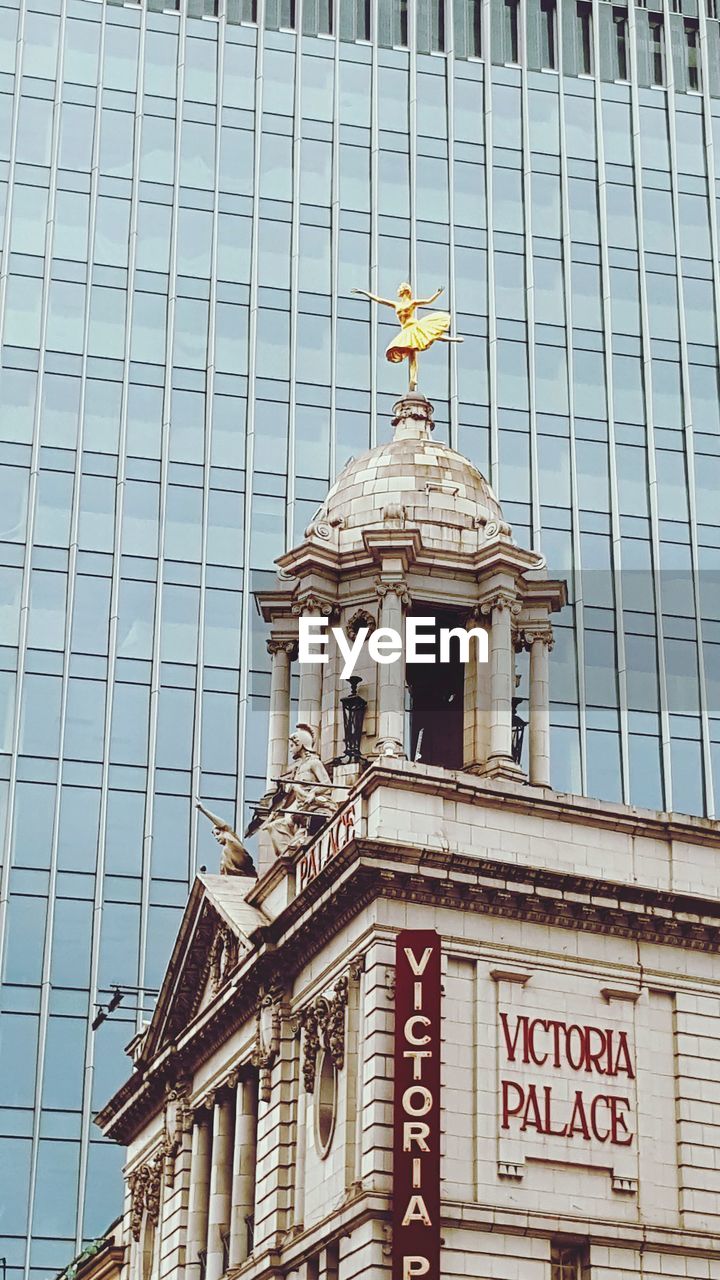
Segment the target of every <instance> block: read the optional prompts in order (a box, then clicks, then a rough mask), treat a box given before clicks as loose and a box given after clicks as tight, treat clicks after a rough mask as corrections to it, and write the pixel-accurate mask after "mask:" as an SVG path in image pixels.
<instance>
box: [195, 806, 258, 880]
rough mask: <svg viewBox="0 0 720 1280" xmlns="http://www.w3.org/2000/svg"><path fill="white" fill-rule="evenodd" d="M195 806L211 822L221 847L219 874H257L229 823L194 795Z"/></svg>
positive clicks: (243, 846) (248, 855)
mask: <svg viewBox="0 0 720 1280" xmlns="http://www.w3.org/2000/svg"><path fill="white" fill-rule="evenodd" d="M195 808H196V809H199V810H200V812H201V813H202V814H204V815H205V817H206V818H209V819H210V821H211V822H212V824H213V829H212V833H213V835H214V837H215V839H216V840H217V842H218V844H219V845H220V848H221V849H222V858H221V860H220V875H221V876H257V871H256V870H255V864H254V862H253V860H252V858H251V857H250V854H249V853H248V851H247V849H246V848H245V845H244V844H243V842H242V840H241V839H240V837H239V835H238V834H237V832H236V831H233V829H232V827H231V826H230V823H229V822H224V821H223V819H222V818H218V816H217V814H214V813H211V812H210V810H209V809H206V808H205V806H204V805H203V804H201V803H200V801H199V799H198V798H197V796H196V797H195Z"/></svg>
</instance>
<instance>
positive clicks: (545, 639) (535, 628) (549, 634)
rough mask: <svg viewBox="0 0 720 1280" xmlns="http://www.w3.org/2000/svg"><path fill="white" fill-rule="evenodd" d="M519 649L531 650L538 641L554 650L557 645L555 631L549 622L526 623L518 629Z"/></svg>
mask: <svg viewBox="0 0 720 1280" xmlns="http://www.w3.org/2000/svg"><path fill="white" fill-rule="evenodd" d="M517 634H518V641H519V643H518V648H520V649H531V648H532V646H533V644H534V643H535V641H536V640H539V641H540V643H541V644H544V645H546V646H547V648H548V649H552V648H553V645H554V644H555V636H554V635H553V629H552V627H551V626H550V624H549V623H548V622H538V623H532V622H524V623H522V624H521V625H520V626H519V627H518V631H517Z"/></svg>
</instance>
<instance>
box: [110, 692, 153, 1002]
mask: <svg viewBox="0 0 720 1280" xmlns="http://www.w3.org/2000/svg"><path fill="white" fill-rule="evenodd" d="M149 701H150V690H149V689H148V688H147V687H146V686H145V685H140V684H123V683H121V682H120V681H118V683H117V684H116V685H115V689H114V693H113V707H112V722H111V730H110V761H111V763H112V764H131V765H135V766H137V765H142V764H147V755H148V713H149ZM116 980H117V979H116Z"/></svg>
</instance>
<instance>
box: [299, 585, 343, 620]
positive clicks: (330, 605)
mask: <svg viewBox="0 0 720 1280" xmlns="http://www.w3.org/2000/svg"><path fill="white" fill-rule="evenodd" d="M336 610H337V603H336V601H334V600H331V599H329V597H327V596H321V595H319V594H318V593H317V592H316V591H308V592H307V593H306V594H305V595H303V596H301V597H300V598H299V599H297V600H295V601H294V602H293V604H292V608H291V610H290V612H291V613H292V614H293V615H294V616H295V617H299V616H300V614H301V613H316V614H320V615H321V616H322V617H330V616H331V615H332V614H334V613H335V612H336Z"/></svg>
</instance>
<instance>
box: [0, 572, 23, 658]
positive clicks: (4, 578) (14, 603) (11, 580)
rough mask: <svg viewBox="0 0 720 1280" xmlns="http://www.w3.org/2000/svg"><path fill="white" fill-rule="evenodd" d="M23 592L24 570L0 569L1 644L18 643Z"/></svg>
mask: <svg viewBox="0 0 720 1280" xmlns="http://www.w3.org/2000/svg"><path fill="white" fill-rule="evenodd" d="M21 590H22V569H11V568H8V567H7V566H5V565H3V566H2V567H0V644H3V645H5V644H9V645H16V644H17V642H18V627H19V625H20V592H21Z"/></svg>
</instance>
